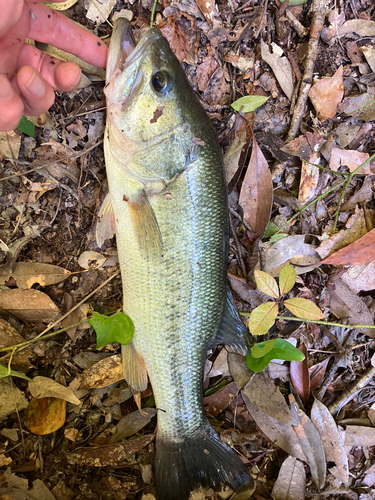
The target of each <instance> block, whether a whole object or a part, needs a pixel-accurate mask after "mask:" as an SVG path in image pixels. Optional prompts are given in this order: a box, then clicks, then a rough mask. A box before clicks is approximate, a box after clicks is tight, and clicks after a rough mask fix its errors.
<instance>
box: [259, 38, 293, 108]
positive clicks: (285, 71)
mask: <svg viewBox="0 0 375 500" xmlns="http://www.w3.org/2000/svg"><path fill="white" fill-rule="evenodd" d="M271 47H272V52H271V51H270V49H269V48H268V45H267V44H266V43H265V42H263V40H261V51H262V59H263V60H264V61H265V62H266V63H267V64H269V65H270V66H271V68H272V71H273V72H274V75H275V76H276V79H277V81H278V83H279V85H280V87H281V88H282V89H283V91H284V93H285V95H286V96H287V98H288V99H289V100H291V99H292V96H293V71H292V66H291V64H290V62H289V60H288V58H287V57H285V56H283V49H282V48H281V47H279V46H278V45H276V43H272V44H271Z"/></svg>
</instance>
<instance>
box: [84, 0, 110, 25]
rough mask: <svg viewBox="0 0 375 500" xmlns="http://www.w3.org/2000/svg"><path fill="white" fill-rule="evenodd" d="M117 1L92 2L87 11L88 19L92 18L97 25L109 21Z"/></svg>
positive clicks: (102, 0)
mask: <svg viewBox="0 0 375 500" xmlns="http://www.w3.org/2000/svg"><path fill="white" fill-rule="evenodd" d="M115 3H116V0H100V3H98V2H90V3H89V4H88V9H87V12H86V17H87V19H90V21H92V22H93V23H95V24H96V25H98V24H102V23H104V22H105V21H108V18H109V16H110V14H111V12H112V10H113V7H114V6H115Z"/></svg>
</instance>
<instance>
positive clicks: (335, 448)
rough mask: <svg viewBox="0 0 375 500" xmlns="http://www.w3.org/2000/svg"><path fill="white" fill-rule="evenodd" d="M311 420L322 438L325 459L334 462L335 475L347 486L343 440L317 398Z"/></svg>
mask: <svg viewBox="0 0 375 500" xmlns="http://www.w3.org/2000/svg"><path fill="white" fill-rule="evenodd" d="M311 421H312V423H313V424H314V426H315V428H316V430H317V431H318V432H319V434H320V437H321V439H322V443H323V447H324V453H325V456H326V460H327V461H328V462H335V464H336V466H337V470H336V471H335V472H336V474H335V476H336V477H337V478H338V479H339V480H340V481H341V482H342V483H344V484H345V486H347V485H348V482H349V465H348V457H347V454H346V450H345V446H344V442H343V440H342V438H341V435H340V433H339V431H338V429H337V425H336V422H335V420H334V418H333V417H332V415H331V414H330V412H329V411H328V409H327V407H326V406H325V405H324V404H323V403H321V402H320V401H318V400H317V399H316V400H315V401H314V404H313V406H312V409H311Z"/></svg>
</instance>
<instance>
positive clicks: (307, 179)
mask: <svg viewBox="0 0 375 500" xmlns="http://www.w3.org/2000/svg"><path fill="white" fill-rule="evenodd" d="M308 161H309V162H310V163H307V162H305V161H302V167H301V179H300V183H299V190H298V203H299V204H300V205H307V204H308V203H310V201H312V200H314V199H315V198H316V197H317V195H318V194H319V193H318V190H319V178H320V170H319V168H318V167H316V166H315V165H319V164H320V160H319V153H313V154H311V155H310V157H309V160H308ZM311 163H313V164H314V165H311Z"/></svg>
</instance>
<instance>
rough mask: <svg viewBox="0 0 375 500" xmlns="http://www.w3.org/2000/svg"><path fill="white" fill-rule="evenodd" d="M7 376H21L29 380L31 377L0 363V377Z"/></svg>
mask: <svg viewBox="0 0 375 500" xmlns="http://www.w3.org/2000/svg"><path fill="white" fill-rule="evenodd" d="M9 376H11V377H18V378H23V379H25V380H28V381H29V382H31V378H29V377H27V376H26V375H25V374H23V373H21V372H17V371H15V370H9V369H8V367H7V366H4V365H2V364H0V378H5V377H9Z"/></svg>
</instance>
